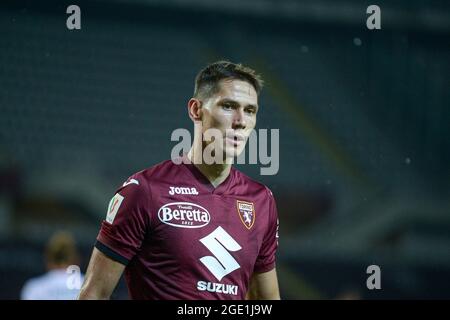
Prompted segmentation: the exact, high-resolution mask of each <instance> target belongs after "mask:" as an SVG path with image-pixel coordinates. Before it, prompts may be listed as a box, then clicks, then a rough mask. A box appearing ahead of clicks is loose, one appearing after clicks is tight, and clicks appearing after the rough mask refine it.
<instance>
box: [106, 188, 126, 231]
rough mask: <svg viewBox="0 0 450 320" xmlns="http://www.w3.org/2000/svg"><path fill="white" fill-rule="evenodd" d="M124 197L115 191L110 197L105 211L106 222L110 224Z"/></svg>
mask: <svg viewBox="0 0 450 320" xmlns="http://www.w3.org/2000/svg"><path fill="white" fill-rule="evenodd" d="M123 199H124V197H122V196H121V195H120V194H118V193H116V195H115V196H114V197H113V198H112V199H111V201H110V202H109V205H108V212H107V213H106V222H108V223H110V224H112V223H113V222H114V219H115V218H116V214H117V211H119V208H120V205H121V204H122V201H123Z"/></svg>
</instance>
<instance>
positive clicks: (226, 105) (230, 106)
mask: <svg viewBox="0 0 450 320" xmlns="http://www.w3.org/2000/svg"><path fill="white" fill-rule="evenodd" d="M222 109H223V110H233V106H232V105H231V103H224V104H222Z"/></svg>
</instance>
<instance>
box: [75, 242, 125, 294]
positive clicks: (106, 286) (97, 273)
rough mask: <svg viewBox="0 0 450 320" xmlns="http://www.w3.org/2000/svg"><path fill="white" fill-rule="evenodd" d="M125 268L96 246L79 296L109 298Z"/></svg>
mask: <svg viewBox="0 0 450 320" xmlns="http://www.w3.org/2000/svg"><path fill="white" fill-rule="evenodd" d="M124 269H125V265H123V264H121V263H119V262H116V261H114V260H112V259H110V258H108V257H107V256H106V255H105V254H103V253H102V252H101V251H100V250H98V249H97V248H94V251H93V252H92V256H91V260H90V262H89V266H88V269H87V272H86V276H85V279H84V283H83V286H82V287H81V291H80V295H79V297H78V298H79V299H109V297H110V296H111V294H112V292H113V290H114V288H115V287H116V285H117V283H118V282H119V279H120V276H121V275H122V273H123V270H124Z"/></svg>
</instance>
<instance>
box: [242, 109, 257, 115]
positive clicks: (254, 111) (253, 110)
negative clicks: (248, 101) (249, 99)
mask: <svg viewBox="0 0 450 320" xmlns="http://www.w3.org/2000/svg"><path fill="white" fill-rule="evenodd" d="M245 112H247V113H250V114H255V113H256V109H255V108H246V109H245Z"/></svg>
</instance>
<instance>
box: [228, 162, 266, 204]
mask: <svg viewBox="0 0 450 320" xmlns="http://www.w3.org/2000/svg"><path fill="white" fill-rule="evenodd" d="M233 173H234V177H235V185H236V186H237V187H238V188H239V189H240V190H245V191H246V192H249V193H252V194H259V195H262V196H264V197H267V198H271V199H273V193H272V191H271V190H270V189H269V187H267V186H266V185H265V184H263V183H261V182H258V181H256V180H254V179H252V178H250V177H249V176H247V175H246V174H245V173H243V172H241V171H239V170H238V169H235V168H233Z"/></svg>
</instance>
